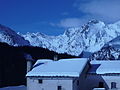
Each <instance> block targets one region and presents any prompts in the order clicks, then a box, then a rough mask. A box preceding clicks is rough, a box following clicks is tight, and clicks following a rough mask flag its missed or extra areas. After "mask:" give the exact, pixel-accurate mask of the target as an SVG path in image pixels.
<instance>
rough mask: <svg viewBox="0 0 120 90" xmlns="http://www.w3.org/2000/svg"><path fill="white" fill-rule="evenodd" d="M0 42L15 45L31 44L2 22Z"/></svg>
mask: <svg viewBox="0 0 120 90" xmlns="http://www.w3.org/2000/svg"><path fill="white" fill-rule="evenodd" d="M0 42H5V43H8V44H9V45H13V46H23V45H30V44H29V42H28V41H27V40H25V39H24V38H23V37H21V36H20V35H18V34H17V33H16V32H15V31H13V30H12V29H10V28H8V27H6V26H3V25H1V24H0Z"/></svg>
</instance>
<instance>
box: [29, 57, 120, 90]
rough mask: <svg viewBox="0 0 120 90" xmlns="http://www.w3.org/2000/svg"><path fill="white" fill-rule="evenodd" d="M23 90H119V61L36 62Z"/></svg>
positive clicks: (64, 60) (78, 59) (67, 60)
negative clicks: (25, 89) (25, 88)
mask: <svg viewBox="0 0 120 90" xmlns="http://www.w3.org/2000/svg"><path fill="white" fill-rule="evenodd" d="M27 81H28V82H27V85H28V86H27V90H120V61H119V60H118V61H91V62H90V63H89V62H88V60H87V59H85V58H77V59H61V60H59V61H52V60H38V61H37V62H36V63H35V65H34V68H33V69H32V70H31V71H30V72H28V73H27Z"/></svg>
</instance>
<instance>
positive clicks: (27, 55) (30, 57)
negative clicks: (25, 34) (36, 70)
mask: <svg viewBox="0 0 120 90" xmlns="http://www.w3.org/2000/svg"><path fill="white" fill-rule="evenodd" d="M25 58H26V60H27V72H29V71H30V70H31V69H32V66H33V62H34V60H33V59H32V56H31V55H30V54H26V55H25Z"/></svg>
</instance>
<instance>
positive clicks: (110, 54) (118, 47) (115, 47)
mask: <svg viewBox="0 0 120 90" xmlns="http://www.w3.org/2000/svg"><path fill="white" fill-rule="evenodd" d="M90 59H91V60H120V36H118V37H116V38H114V39H113V40H111V41H110V42H108V43H106V44H105V45H104V47H103V48H102V49H101V50H99V51H97V52H95V53H93V54H92V55H91V57H90Z"/></svg>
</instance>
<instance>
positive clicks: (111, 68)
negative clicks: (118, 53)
mask: <svg viewBox="0 0 120 90" xmlns="http://www.w3.org/2000/svg"><path fill="white" fill-rule="evenodd" d="M90 63H91V69H90V70H89V72H88V73H94V74H120V60H115V61H104V60H103V61H91V62H90Z"/></svg>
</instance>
